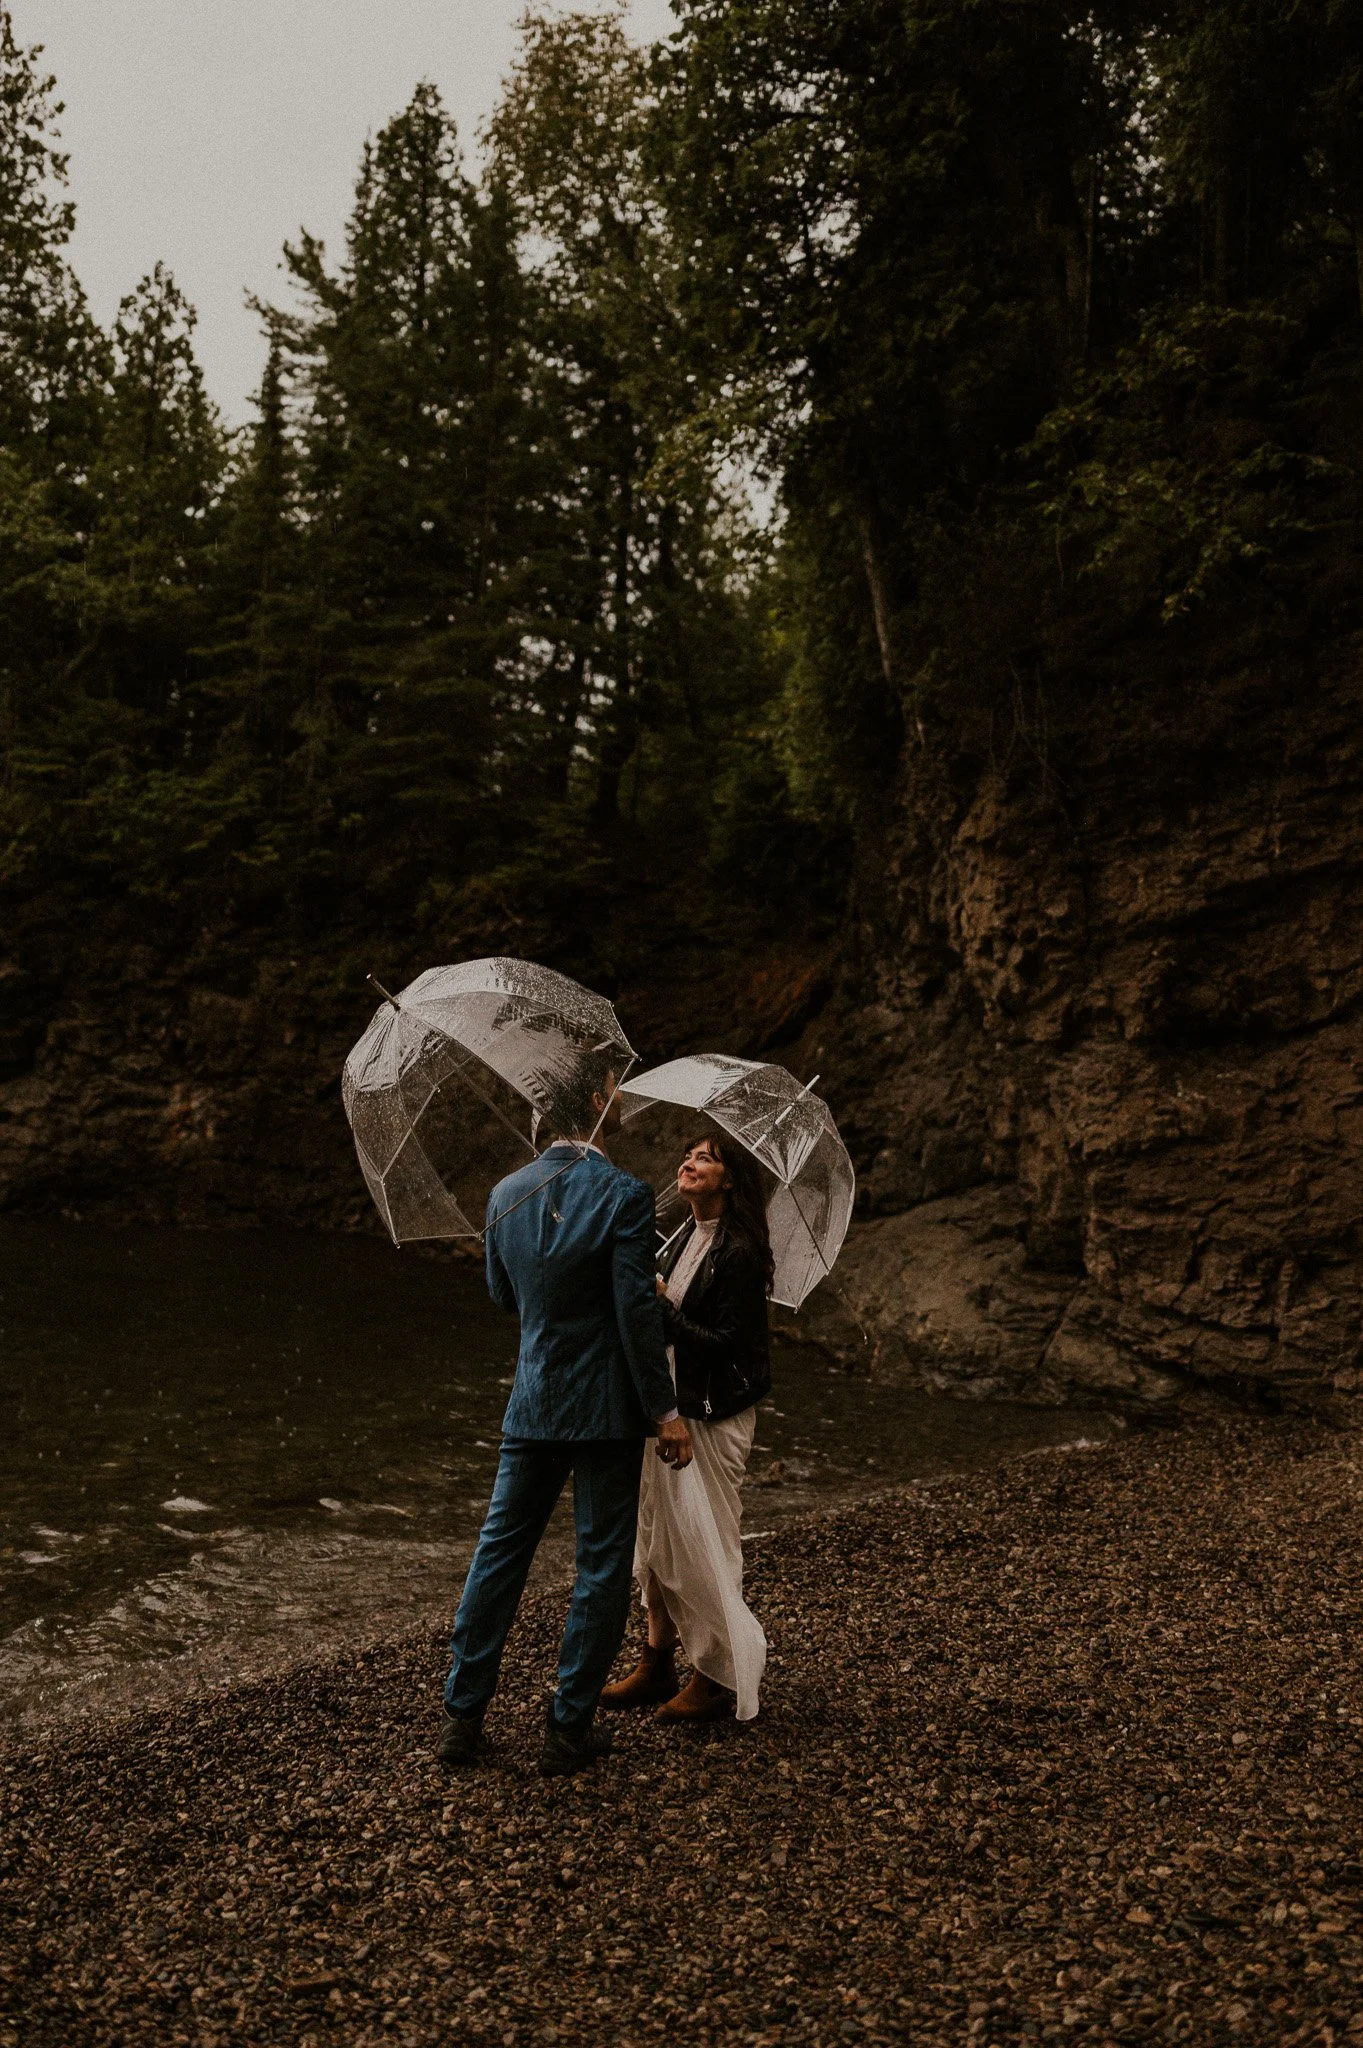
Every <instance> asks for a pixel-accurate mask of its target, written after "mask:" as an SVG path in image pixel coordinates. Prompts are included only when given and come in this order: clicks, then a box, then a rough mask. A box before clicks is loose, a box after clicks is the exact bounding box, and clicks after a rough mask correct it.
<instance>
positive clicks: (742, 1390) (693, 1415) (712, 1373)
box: [658, 1220, 771, 1422]
mask: <svg viewBox="0 0 1363 2048" xmlns="http://www.w3.org/2000/svg"><path fill="white" fill-rule="evenodd" d="M695 1227H696V1226H695V1224H694V1223H688V1224H687V1226H686V1228H685V1229H684V1230H683V1231H682V1232H681V1233H680V1235H679V1236H677V1237H676V1238H674V1239H673V1241H672V1243H671V1244H670V1245H669V1246H668V1247H667V1250H666V1251H665V1252H664V1253H663V1256H662V1258H661V1259H660V1260H659V1262H658V1267H659V1271H660V1272H661V1274H662V1276H663V1278H664V1279H666V1278H667V1276H668V1274H669V1273H670V1272H671V1271H672V1268H673V1267H674V1266H675V1265H676V1263H677V1261H678V1259H679V1258H680V1257H681V1255H682V1251H683V1249H684V1247H685V1246H686V1245H687V1244H688V1243H689V1242H690V1239H691V1235H692V1233H693V1231H694V1230H695ZM662 1310H663V1323H664V1326H665V1329H666V1334H667V1341H668V1343H669V1344H671V1345H672V1346H673V1349H674V1354H675V1357H676V1361H677V1407H678V1408H679V1410H680V1411H681V1413H682V1414H683V1415H685V1416H686V1417H688V1418H689V1419H690V1420H693V1421H701V1422H722V1421H723V1420H724V1418H725V1416H727V1415H738V1414H740V1413H741V1412H742V1410H743V1409H745V1408H751V1407H752V1405H753V1403H754V1401H760V1400H762V1399H763V1398H764V1397H765V1396H766V1395H767V1394H769V1393H770V1392H771V1346H770V1342H769V1340H768V1336H767V1286H766V1277H765V1275H764V1274H763V1271H762V1262H761V1260H760V1259H759V1258H758V1256H757V1253H756V1252H755V1251H753V1250H752V1248H751V1247H750V1246H749V1245H747V1244H745V1243H744V1242H743V1241H742V1239H741V1238H736V1237H731V1236H730V1235H729V1233H728V1232H727V1231H726V1230H725V1228H724V1224H723V1221H722V1220H721V1222H720V1224H719V1227H718V1229H717V1230H716V1231H715V1234H714V1239H713V1241H712V1243H711V1245H710V1249H709V1251H708V1252H707V1253H706V1254H705V1257H704V1258H703V1259H702V1260H701V1262H700V1265H699V1267H698V1268H697V1270H696V1273H695V1275H694V1277H693V1279H692V1281H691V1285H690V1286H689V1287H688V1288H687V1290H686V1296H685V1299H684V1300H683V1302H682V1305H681V1307H680V1308H674V1307H673V1305H672V1303H671V1302H670V1301H667V1300H664V1302H663V1304H662Z"/></svg>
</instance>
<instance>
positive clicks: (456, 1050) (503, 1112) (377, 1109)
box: [341, 959, 636, 1244]
mask: <svg viewBox="0 0 1363 2048" xmlns="http://www.w3.org/2000/svg"><path fill="white" fill-rule="evenodd" d="M593 1053H598V1054H599V1053H608V1054H610V1055H611V1056H612V1057H613V1059H614V1062H615V1064H616V1068H617V1072H618V1073H620V1074H624V1073H626V1072H627V1071H628V1069H629V1068H630V1067H631V1066H633V1065H634V1063H635V1059H636V1055H635V1053H634V1052H633V1051H632V1050H631V1048H630V1044H629V1040H628V1039H627V1038H626V1037H625V1034H624V1032H623V1031H622V1030H621V1028H620V1023H619V1020H618V1018H617V1017H616V1014H615V1012H614V1010H613V1009H612V1008H611V1006H610V1004H609V1003H608V1002H607V1001H606V1000H605V998H604V997H602V996H598V995H594V994H593V993H592V991H591V990H590V989H586V988H583V987H582V986H581V985H580V984H579V983H578V982H575V981H571V980H569V978H568V976H567V975H566V974H556V973H555V972H554V971H553V970H552V969H551V968H548V967H539V966H536V964H535V963H534V962H533V961H530V960H503V959H489V960H463V961H459V962H458V963H456V964H455V965H454V966H451V967H431V968H428V969H427V971H426V972H425V973H424V974H420V975H418V976H417V978H416V980H415V981H413V982H409V983H408V985H407V987H406V988H404V989H403V990H401V992H400V993H399V994H398V995H396V996H390V995H387V994H386V993H385V996H384V1001H383V1003H382V1004H381V1005H380V1007H379V1008H378V1009H377V1010H376V1011H375V1013H374V1016H373V1018H372V1020H371V1022H370V1024H369V1028H368V1030H367V1031H366V1032H365V1033H364V1036H363V1037H362V1038H361V1039H360V1040H359V1042H358V1044H357V1045H356V1046H355V1047H354V1048H353V1050H352V1051H351V1053H350V1056H349V1058H348V1059H347V1060H346V1063H345V1072H344V1074H343V1076H342V1080H341V1098H342V1101H343V1102H344V1104H345V1113H346V1116H347V1117H348V1119H349V1121H350V1129H351V1133H352V1135H353V1137H354V1139H355V1150H356V1152H357V1154H358V1155H359V1161H360V1170H361V1172H362V1173H363V1174H364V1178H365V1182H366V1185H367V1186H368V1189H369V1192H370V1194H371V1195H372V1196H373V1198H374V1203H375V1206H376V1208H377V1209H378V1212H379V1214H380V1215H381V1216H382V1218H383V1220H384V1223H385V1224H386V1225H387V1228H388V1231H389V1234H390V1236H391V1237H392V1239H393V1242H394V1244H406V1243H410V1242H411V1241H413V1240H415V1239H418V1238H445V1237H478V1236H480V1235H481V1234H482V1218H483V1214H484V1211H485V1207H486V1202H487V1196H488V1194H489V1193H490V1191H491V1189H492V1188H493V1187H494V1186H495V1185H496V1183H497V1181H499V1180H500V1179H501V1178H502V1176H503V1175H504V1174H506V1173H509V1172H511V1171H512V1170H513V1168H515V1167H517V1166H523V1165H525V1164H526V1162H527V1161H528V1160H530V1159H533V1158H534V1157H535V1145H534V1141H533V1124H532V1117H534V1118H535V1119H538V1116H539V1115H541V1114H542V1113H543V1112H544V1110H546V1109H547V1108H548V1106H549V1103H550V1101H551V1100H552V1099H553V1097H554V1096H555V1095H556V1094H558V1093H559V1092H560V1091H561V1090H562V1089H563V1087H564V1086H565V1085H567V1084H571V1082H572V1081H573V1080H574V1079H575V1077H576V1076H577V1074H578V1072H579V1070H580V1068H581V1066H582V1063H583V1061H584V1059H585V1058H586V1056H587V1055H589V1054H593Z"/></svg>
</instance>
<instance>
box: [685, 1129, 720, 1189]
mask: <svg viewBox="0 0 1363 2048" xmlns="http://www.w3.org/2000/svg"><path fill="white" fill-rule="evenodd" d="M725 1180H726V1176H725V1170H724V1161H723V1160H722V1159H721V1158H720V1156H719V1154H718V1153H717V1152H716V1151H715V1150H714V1148H713V1147H712V1146H711V1145H710V1144H709V1143H708V1141H702V1142H701V1143H700V1144H699V1145H693V1146H692V1147H691V1150H690V1151H689V1152H688V1153H687V1155H686V1157H685V1159H683V1161H682V1163H681V1165H680V1166H679V1167H678V1169H677V1188H678V1191H679V1192H680V1193H681V1194H682V1195H684V1196H685V1197H687V1198H688V1199H690V1197H691V1196H693V1195H700V1196H701V1197H702V1198H704V1197H705V1196H707V1195H709V1196H714V1195H718V1194H720V1193H721V1192H722V1190H723V1188H724V1186H725Z"/></svg>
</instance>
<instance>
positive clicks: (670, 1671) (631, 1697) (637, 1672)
mask: <svg viewBox="0 0 1363 2048" xmlns="http://www.w3.org/2000/svg"><path fill="white" fill-rule="evenodd" d="M677 1689H678V1685H677V1646H676V1644H675V1643H664V1644H663V1646H662V1648H661V1649H657V1650H655V1649H654V1648H653V1645H652V1644H651V1643H650V1644H649V1645H648V1647H647V1648H646V1649H645V1651H644V1654H643V1656H642V1657H641V1658H640V1659H639V1661H638V1663H637V1664H636V1665H635V1667H634V1669H633V1671H631V1672H630V1674H629V1677H628V1678H622V1679H620V1681H619V1682H618V1683H617V1684H615V1685H608V1686H607V1687H606V1689H605V1691H604V1692H603V1693H602V1695H601V1704H602V1706H603V1707H655V1706H656V1705H657V1704H658V1702H659V1700H670V1699H671V1698H672V1696H673V1694H674V1693H675V1692H676V1691H677Z"/></svg>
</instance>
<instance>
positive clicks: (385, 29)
mask: <svg viewBox="0 0 1363 2048" xmlns="http://www.w3.org/2000/svg"><path fill="white" fill-rule="evenodd" d="M10 7H11V12H12V14H13V17H14V25H15V29H16V32H17V34H18V35H19V37H20V39H21V40H22V41H23V42H25V43H42V44H43V45H44V47H45V50H46V59H47V68H48V70H49V71H52V72H55V74H56V77H57V82H58V86H59V89H60V97H61V98H62V99H63V100H64V101H65V102H66V112H65V114H64V115H63V117H62V134H63V140H64V143H65V146H66V148H67V149H68V150H69V151H70V155H71V187H72V192H73V195H74V197H75V200H76V204H77V207H78V209H79V211H78V225H77V229H76V238H75V242H74V245H73V248H72V251H71V254H72V260H73V261H74V264H75V267H76V270H77V271H78V273H79V275H80V278H81V280H82V282H83V284H84V285H85V288H86V290H87V292H88V293H89V295H90V300H91V304H92V306H93V309H94V311H95V313H96V315H97V316H98V317H99V318H100V319H101V320H103V321H106V322H107V321H108V320H109V319H110V318H111V317H112V315H113V314H114V313H115V311H116V310H117V307H118V302H119V300H120V299H121V298H122V297H123V296H124V294H125V293H126V292H129V291H131V289H132V287H133V286H134V285H135V284H136V282H137V280H138V278H139V277H141V276H142V275H143V273H144V272H145V271H148V270H150V269H151V267H152V265H153V264H154V263H155V262H157V261H158V259H159V260H160V261H162V262H165V263H167V264H168V265H169V266H170V268H171V270H172V271H173V272H174V273H175V277H176V279H177V281H178V282H179V284H180V286H181V288H182V290H183V291H184V292H185V293H186V295H187V296H188V297H189V298H190V299H191V300H192V301H193V303H194V305H195V306H196V307H197V308H198V312H199V331H198V343H199V354H200V359H201V361H202V362H203V365H204V370H205V374H206V376H207V379H208V385H209V389H210V390H211V391H212V393H213V396H214V397H215V398H216V399H217V401H218V403H219V405H221V406H222V408H223V410H224V412H225V413H226V414H227V416H228V417H229V418H230V419H233V420H239V419H241V418H243V417H244V416H245V414H246V412H247V405H246V398H247V394H248V393H249V392H250V391H251V389H252V388H253V387H254V385H255V384H256V383H257V381H258V379H259V376H260V366H261V360H262V352H261V348H260V342H259V336H258V331H257V328H256V323H255V321H254V320H253V319H252V316H251V315H250V313H249V312H247V310H246V308H245V305H244V303H243V301H244V295H245V293H246V292H247V291H248V290H249V291H253V292H257V293H259V294H261V295H262V296H264V297H269V296H272V295H273V294H275V293H276V292H277V291H278V290H279V288H280V274H279V270H278V263H279V251H280V245H281V244H282V243H283V241H284V240H285V238H286V237H292V236H294V235H296V234H297V232H298V229H299V228H300V227H301V226H306V227H308V228H310V229H311V230H312V232H313V233H314V234H320V235H321V236H323V238H324V239H325V240H326V242H327V244H328V246H329V247H331V248H336V247H337V246H338V245H339V241H340V234H341V228H342V223H343V222H344V219H345V215H346V211H347V208H348V203H349V199H350V193H351V188H352V186H353V183H354V178H355V169H356V165H357V163H358V160H359V153H360V148H361V145H362V144H363V142H364V138H365V136H366V135H367V134H368V133H370V132H371V131H372V130H374V129H376V128H378V127H380V126H382V124H383V122H385V121H386V120H387V119H388V118H389V117H390V115H392V114H394V113H396V112H397V111H398V110H399V108H401V107H402V106H403V105H405V103H406V101H407V99H408V97H409V96H410V94H411V91H412V88H413V86H414V85H415V84H416V83H417V81H418V80H419V79H421V78H431V79H434V81H435V83H436V84H437V85H438V86H439V87H440V90H441V92H442V94H443V95H444V98H445V101H446V104H447V105H448V106H449V108H450V111H451V112H452V113H453V115H454V117H455V119H456V120H457V122H458V123H459V127H460V131H461V133H462V135H463V137H464V139H465V143H466V145H467V146H468V147H469V149H470V153H472V147H473V141H474V134H475V131H476V129H477V127H478V124H479V122H480V121H481V120H482V119H483V117H484V116H485V115H486V114H487V113H488V112H489V111H490V110H491V108H492V105H493V103H494V101H495V99H496V96H497V87H498V83H499V81H500V79H501V78H502V76H503V75H504V73H505V71H506V69H507V66H508V64H509V63H510V60H511V56H512V52H513V50H514V47H515V39H516V26H515V25H516V22H517V21H518V19H519V18H520V16H521V14H522V13H523V11H524V4H523V0H10ZM631 20H632V26H633V28H634V32H635V33H636V35H638V36H639V37H640V39H641V40H642V39H646V38H649V37H653V36H658V35H664V34H666V33H667V31H668V28H669V26H670V25H671V17H670V15H669V12H668V7H667V0H633V6H632V14H631Z"/></svg>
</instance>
